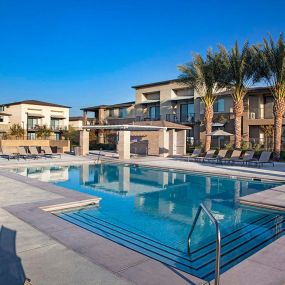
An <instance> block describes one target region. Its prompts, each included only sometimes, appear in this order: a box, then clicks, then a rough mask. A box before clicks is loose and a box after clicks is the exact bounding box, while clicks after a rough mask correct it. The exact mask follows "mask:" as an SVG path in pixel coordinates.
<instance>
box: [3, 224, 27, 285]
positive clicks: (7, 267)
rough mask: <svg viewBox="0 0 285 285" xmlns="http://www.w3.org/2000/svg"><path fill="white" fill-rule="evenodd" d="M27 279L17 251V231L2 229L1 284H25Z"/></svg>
mask: <svg viewBox="0 0 285 285" xmlns="http://www.w3.org/2000/svg"><path fill="white" fill-rule="evenodd" d="M26 281H28V280H27V278H26V275H25V272H24V268H23V266H22V262H21V259H20V257H18V256H17V253H16V231H14V230H11V229H9V228H6V227H4V226H2V227H1V230H0V284H7V285H8V284H9V285H23V284H24V283H25V282H26Z"/></svg>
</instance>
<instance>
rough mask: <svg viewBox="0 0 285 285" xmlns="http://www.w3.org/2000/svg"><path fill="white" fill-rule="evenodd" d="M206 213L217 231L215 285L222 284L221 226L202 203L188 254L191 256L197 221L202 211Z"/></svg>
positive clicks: (194, 222)
mask: <svg viewBox="0 0 285 285" xmlns="http://www.w3.org/2000/svg"><path fill="white" fill-rule="evenodd" d="M202 210H203V211H204V212H205V213H206V214H207V215H208V217H209V218H210V220H211V221H212V223H213V224H214V225H215V230H216V263H215V285H219V284H220V267H221V232H220V226H219V223H218V221H217V220H216V219H215V217H214V216H213V215H212V213H211V212H210V211H209V210H208V209H207V208H206V206H205V205H204V204H203V203H201V204H200V206H199V208H198V211H197V213H196V215H195V218H194V221H193V224H192V227H191V229H190V232H189V235H188V241H187V249H188V254H190V246H191V236H192V233H193V231H194V228H195V226H196V223H197V220H198V218H199V216H200V213H201V211H202Z"/></svg>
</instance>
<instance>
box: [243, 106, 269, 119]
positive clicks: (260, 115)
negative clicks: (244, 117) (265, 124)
mask: <svg viewBox="0 0 285 285" xmlns="http://www.w3.org/2000/svg"><path fill="white" fill-rule="evenodd" d="M248 118H249V119H250V120H258V119H273V118H274V115H273V111H269V110H267V109H266V108H265V109H261V108H250V109H249V111H248Z"/></svg>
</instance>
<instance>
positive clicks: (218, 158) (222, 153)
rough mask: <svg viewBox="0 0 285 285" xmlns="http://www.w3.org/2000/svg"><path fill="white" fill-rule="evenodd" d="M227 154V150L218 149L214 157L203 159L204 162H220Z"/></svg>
mask: <svg viewBox="0 0 285 285" xmlns="http://www.w3.org/2000/svg"><path fill="white" fill-rule="evenodd" d="M227 152H228V150H227V149H220V150H219V152H218V154H217V156H216V157H209V158H206V157H205V159H204V162H220V161H221V160H223V159H224V158H225V157H226V155H227Z"/></svg>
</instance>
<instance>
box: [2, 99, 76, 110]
mask: <svg viewBox="0 0 285 285" xmlns="http://www.w3.org/2000/svg"><path fill="white" fill-rule="evenodd" d="M28 101H35V102H28ZM41 103H44V104H41ZM21 104H25V105H38V106H50V107H59V108H69V109H71V108H72V107H69V106H65V105H60V104H55V103H50V102H44V101H38V100H34V99H31V100H23V101H16V102H11V103H4V104H0V106H12V105H21Z"/></svg>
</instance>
